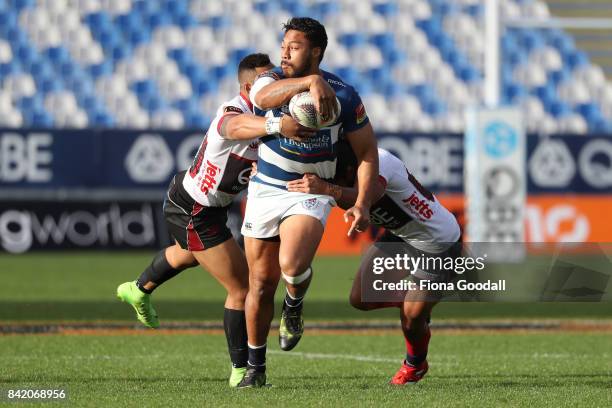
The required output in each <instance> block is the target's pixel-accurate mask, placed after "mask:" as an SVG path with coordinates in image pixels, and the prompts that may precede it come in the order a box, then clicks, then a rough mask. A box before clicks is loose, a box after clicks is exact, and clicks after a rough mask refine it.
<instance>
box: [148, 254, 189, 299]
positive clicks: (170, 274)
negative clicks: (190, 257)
mask: <svg viewBox="0 0 612 408" xmlns="http://www.w3.org/2000/svg"><path fill="white" fill-rule="evenodd" d="M185 269H187V268H182V269H174V268H172V266H170V264H169V263H168V260H167V259H166V250H165V249H162V250H161V251H159V252H158V253H157V254H156V255H155V257H154V258H153V261H151V265H149V266H148V267H147V269H145V270H144V272H142V274H141V275H140V276H139V277H138V280H137V281H136V286H138V289H140V290H141V291H143V292H144V293H152V292H153V291H154V290H155V289H156V288H157V287H158V286H159V285H161V284H162V283H164V282H165V281H167V280H168V279H172V278H174V277H175V276H176V275H178V274H179V273H181V272H182V271H184V270H185ZM147 282H154V283H155V284H156V285H157V286H156V287H155V288H153V289H145V288H144V285H145V284H146V283H147Z"/></svg>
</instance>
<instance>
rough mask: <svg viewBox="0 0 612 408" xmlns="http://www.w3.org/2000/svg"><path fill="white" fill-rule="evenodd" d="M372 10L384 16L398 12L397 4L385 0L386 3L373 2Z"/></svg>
mask: <svg viewBox="0 0 612 408" xmlns="http://www.w3.org/2000/svg"><path fill="white" fill-rule="evenodd" d="M373 9H374V12H375V13H378V14H380V15H383V16H385V17H391V16H394V15H396V14H397V12H398V7H397V4H396V3H394V2H390V1H388V2H386V3H377V4H374V7H373Z"/></svg>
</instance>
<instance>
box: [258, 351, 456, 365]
mask: <svg viewBox="0 0 612 408" xmlns="http://www.w3.org/2000/svg"><path fill="white" fill-rule="evenodd" d="M268 354H274V355H282V356H287V357H290V356H297V357H303V358H308V359H315V360H316V359H319V360H352V361H365V362H369V363H401V361H402V359H401V357H400V358H385V357H376V356H360V355H354V354H327V353H304V352H300V351H290V352H287V351H279V350H268ZM434 361H435V360H434ZM458 364H459V363H453V362H436V365H458Z"/></svg>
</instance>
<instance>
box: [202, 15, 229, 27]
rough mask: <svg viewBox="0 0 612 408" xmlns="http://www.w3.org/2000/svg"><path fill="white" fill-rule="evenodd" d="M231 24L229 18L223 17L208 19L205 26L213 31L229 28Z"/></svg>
mask: <svg viewBox="0 0 612 408" xmlns="http://www.w3.org/2000/svg"><path fill="white" fill-rule="evenodd" d="M231 24H232V22H231V20H230V19H229V18H227V17H226V16H224V15H221V16H214V17H210V18H209V19H208V20H207V25H209V26H210V28H212V29H213V30H215V31H216V30H220V29H222V28H226V27H229V26H231Z"/></svg>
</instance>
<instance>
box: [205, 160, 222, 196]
mask: <svg viewBox="0 0 612 408" xmlns="http://www.w3.org/2000/svg"><path fill="white" fill-rule="evenodd" d="M220 171H221V169H220V168H219V167H217V166H215V165H214V164H212V163H211V162H210V161H209V160H206V169H205V170H203V171H202V173H203V177H202V180H201V181H200V191H202V192H203V193H204V194H208V192H209V191H210V190H211V189H213V188H214V187H215V185H216V184H217V180H216V179H215V177H216V176H217V174H219V172H220Z"/></svg>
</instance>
